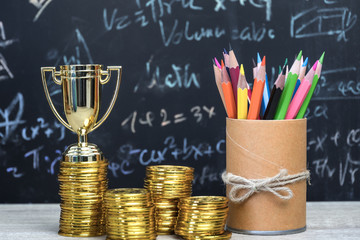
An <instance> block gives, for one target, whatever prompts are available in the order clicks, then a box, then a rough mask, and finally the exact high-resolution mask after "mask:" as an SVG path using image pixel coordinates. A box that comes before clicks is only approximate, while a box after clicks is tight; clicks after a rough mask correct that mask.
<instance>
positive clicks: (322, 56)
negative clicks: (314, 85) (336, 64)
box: [319, 51, 325, 64]
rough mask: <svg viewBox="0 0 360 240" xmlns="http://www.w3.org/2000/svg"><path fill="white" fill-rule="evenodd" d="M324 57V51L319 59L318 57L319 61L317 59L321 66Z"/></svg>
mask: <svg viewBox="0 0 360 240" xmlns="http://www.w3.org/2000/svg"><path fill="white" fill-rule="evenodd" d="M324 56H325V51H324V52H323V54H322V55H321V57H320V59H319V62H320V63H321V64H323V62H324Z"/></svg>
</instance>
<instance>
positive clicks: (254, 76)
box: [252, 59, 257, 79]
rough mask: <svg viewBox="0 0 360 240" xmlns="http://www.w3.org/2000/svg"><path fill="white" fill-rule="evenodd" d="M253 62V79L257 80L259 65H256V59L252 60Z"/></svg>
mask: <svg viewBox="0 0 360 240" xmlns="http://www.w3.org/2000/svg"><path fill="white" fill-rule="evenodd" d="M252 62H253V79H255V78H256V73H257V65H256V63H255V60H254V59H252Z"/></svg>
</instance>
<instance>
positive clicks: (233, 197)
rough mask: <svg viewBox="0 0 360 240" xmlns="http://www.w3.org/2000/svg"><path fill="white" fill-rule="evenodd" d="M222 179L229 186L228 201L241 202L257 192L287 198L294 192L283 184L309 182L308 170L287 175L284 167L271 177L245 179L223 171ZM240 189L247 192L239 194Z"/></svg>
mask: <svg viewBox="0 0 360 240" xmlns="http://www.w3.org/2000/svg"><path fill="white" fill-rule="evenodd" d="M222 179H223V181H224V183H225V184H228V185H230V186H231V190H230V191H229V194H228V195H229V196H228V197H229V199H230V201H232V202H234V203H241V202H243V201H245V200H246V199H248V198H249V197H251V196H252V195H253V194H255V193H257V192H270V193H272V194H274V195H275V196H276V197H278V198H280V199H283V200H289V199H291V198H292V197H293V196H294V194H293V192H292V191H291V189H290V188H289V187H285V185H288V184H293V183H296V182H300V181H303V180H308V182H309V184H310V172H309V171H308V170H306V171H303V172H300V173H296V174H292V175H288V171H287V170H286V169H281V170H280V172H279V173H278V174H277V175H275V176H273V177H268V178H263V179H247V178H245V177H241V176H237V175H234V174H232V173H229V172H226V171H225V172H224V173H223V174H222ZM242 190H247V192H246V193H245V194H243V195H240V191H242Z"/></svg>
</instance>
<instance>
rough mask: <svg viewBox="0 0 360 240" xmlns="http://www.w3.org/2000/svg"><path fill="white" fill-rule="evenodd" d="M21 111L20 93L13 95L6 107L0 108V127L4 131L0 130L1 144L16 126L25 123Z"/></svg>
mask: <svg viewBox="0 0 360 240" xmlns="http://www.w3.org/2000/svg"><path fill="white" fill-rule="evenodd" d="M23 113H24V97H23V95H22V94H21V93H18V94H17V95H16V96H15V98H14V99H13V100H12V101H11V103H10V105H9V106H8V107H7V108H5V109H0V129H4V132H0V140H1V141H0V143H1V144H3V145H4V144H6V142H7V141H8V140H9V138H10V137H11V136H12V134H13V133H14V131H15V130H16V128H17V127H18V126H19V125H20V124H24V123H25V120H22V117H23Z"/></svg>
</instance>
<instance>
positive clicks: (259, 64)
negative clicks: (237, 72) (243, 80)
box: [254, 53, 261, 79]
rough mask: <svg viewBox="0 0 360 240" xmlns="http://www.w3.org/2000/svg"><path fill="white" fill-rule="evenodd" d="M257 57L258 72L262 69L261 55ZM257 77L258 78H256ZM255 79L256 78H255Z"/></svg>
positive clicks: (258, 54)
mask: <svg viewBox="0 0 360 240" xmlns="http://www.w3.org/2000/svg"><path fill="white" fill-rule="evenodd" d="M256 57H257V68H258V71H259V69H260V66H261V57H260V53H256ZM255 77H256V76H255ZM254 79H255V78H254Z"/></svg>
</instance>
